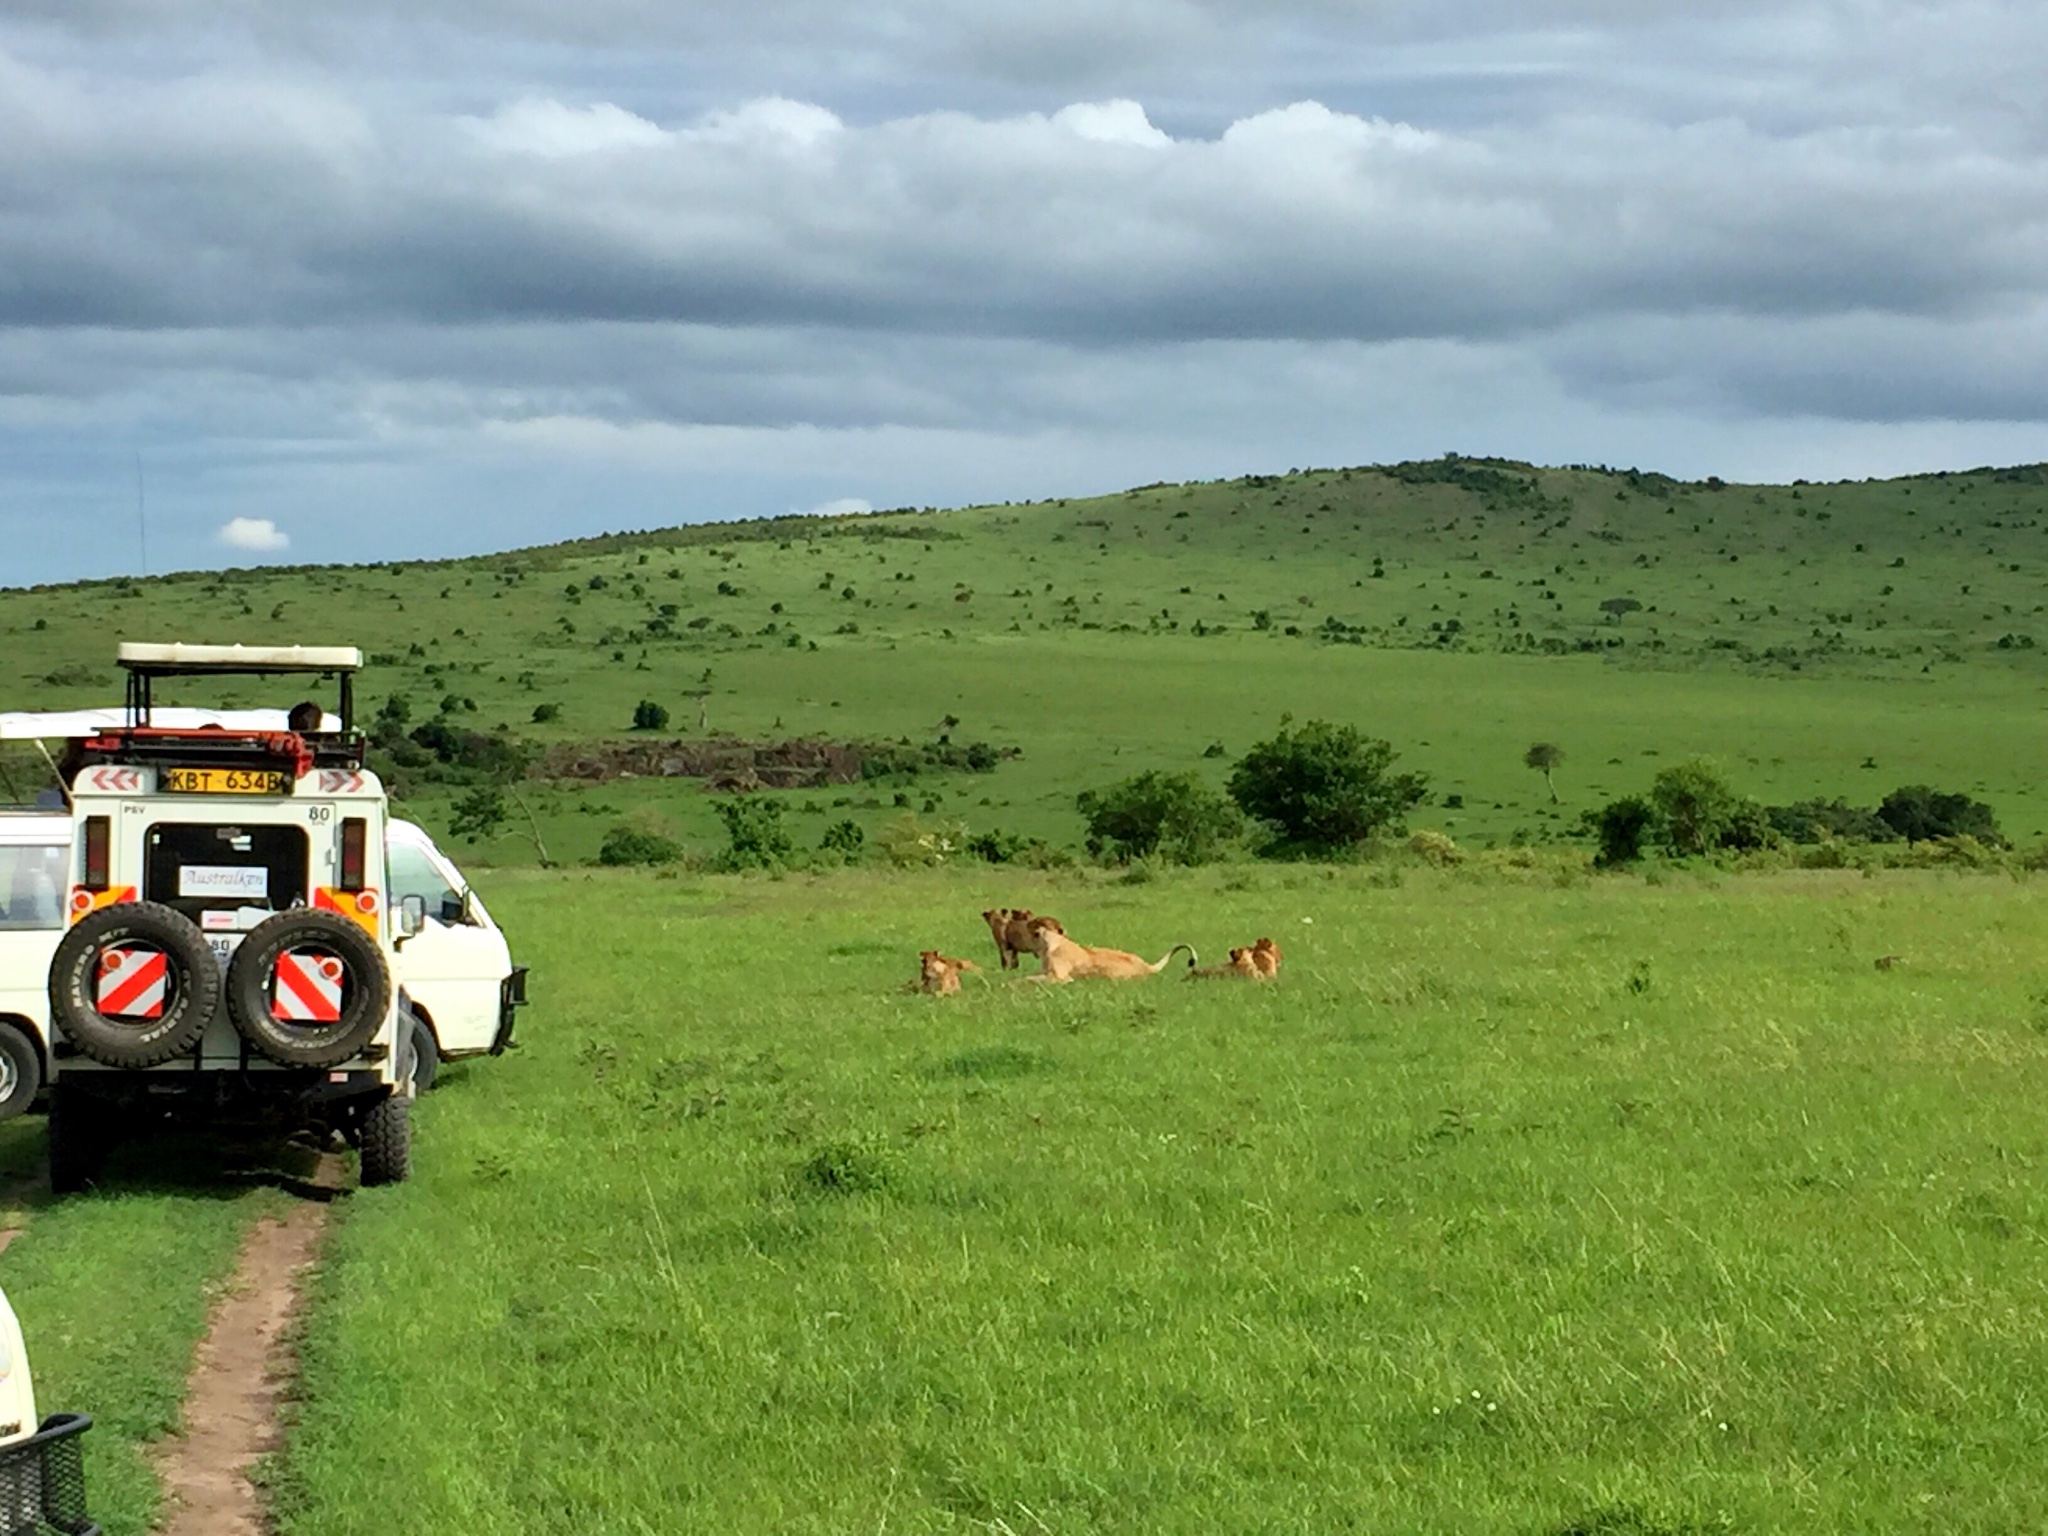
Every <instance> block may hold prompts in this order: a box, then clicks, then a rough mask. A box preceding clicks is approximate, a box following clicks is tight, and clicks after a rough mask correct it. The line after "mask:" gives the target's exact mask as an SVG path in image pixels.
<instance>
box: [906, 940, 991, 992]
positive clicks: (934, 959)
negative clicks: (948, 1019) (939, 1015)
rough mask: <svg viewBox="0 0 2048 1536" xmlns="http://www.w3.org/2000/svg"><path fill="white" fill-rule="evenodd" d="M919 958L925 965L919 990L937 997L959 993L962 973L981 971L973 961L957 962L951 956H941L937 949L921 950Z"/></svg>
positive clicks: (919, 982)
mask: <svg viewBox="0 0 2048 1536" xmlns="http://www.w3.org/2000/svg"><path fill="white" fill-rule="evenodd" d="M918 958H919V959H920V960H921V961H923V963H924V971H923V975H922V977H921V978H920V980H919V981H918V990H919V991H920V992H930V993H933V994H935V995H944V994H946V993H951V992H958V991H959V990H960V973H961V972H962V971H979V970H980V969H981V967H980V966H978V965H976V964H975V963H974V962H973V961H972V960H956V959H954V958H953V957H952V956H950V955H942V954H940V953H939V952H938V951H937V950H936V949H926V950H920V951H919V952H918Z"/></svg>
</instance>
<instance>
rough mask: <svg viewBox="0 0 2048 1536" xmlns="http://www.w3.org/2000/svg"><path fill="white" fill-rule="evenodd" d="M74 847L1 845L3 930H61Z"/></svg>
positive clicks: (0, 914) (0, 917) (0, 916)
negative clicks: (68, 870)
mask: <svg viewBox="0 0 2048 1536" xmlns="http://www.w3.org/2000/svg"><path fill="white" fill-rule="evenodd" d="M70 857H71V846H70V844H68V843H62V844H31V845H29V846H25V847H24V846H14V847H9V846H6V845H0V929H21V928H60V927H62V926H63V923H64V886H65V883H66V882H65V873H66V869H65V866H66V864H67V863H68V862H69V860H70Z"/></svg>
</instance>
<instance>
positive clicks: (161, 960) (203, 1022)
mask: <svg viewBox="0 0 2048 1536" xmlns="http://www.w3.org/2000/svg"><path fill="white" fill-rule="evenodd" d="M220 986H221V983H220V962H219V961H217V960H215V959H214V958H213V951H212V949H210V948H209V947H208V946H207V943H206V936H205V935H204V934H202V933H201V932H200V931H199V928H198V926H197V925H196V924H195V923H193V921H192V920H191V919H190V918H188V917H186V916H185V915H184V914H183V913H182V912H175V911H173V910H172V909H171V908H169V907H166V906H162V905H160V904H159V903H157V902H153V901H124V902H119V903H117V904H116V905H114V906H111V907H102V908H100V909H99V911H97V912H90V913H87V914H86V915H85V916H84V917H82V918H80V919H79V920H78V921H77V922H76V923H74V924H73V925H72V927H71V930H70V931H69V932H68V933H66V934H65V935H64V937H63V938H62V939H61V940H59V941H58V943H57V953H56V955H55V957H54V958H53V959H52V960H51V961H50V1019H51V1021H52V1022H53V1023H54V1024H55V1025H56V1026H57V1028H58V1029H60V1030H62V1031H63V1032H64V1037H65V1038H66V1039H68V1040H69V1041H70V1042H71V1043H72V1044H73V1045H75V1046H77V1047H78V1049H79V1051H80V1052H81V1053H82V1054H84V1055H87V1056H90V1057H91V1058H92V1059H93V1060H94V1061H98V1062H103V1063H105V1064H106V1065H107V1066H110V1067H154V1066H160V1065H161V1064H162V1063H164V1062H166V1061H169V1060H170V1059H171V1058H172V1057H174V1056H182V1055H184V1054H185V1053H186V1052H188V1051H190V1050H191V1049H192V1047H193V1046H195V1045H197V1044H198V1043H199V1037H200V1036H201V1035H204V1034H205V1033H206V1026H207V1025H208V1024H211V1023H212V1022H213V1015H214V1011H215V1009H217V1008H218V1007H219V1006H220Z"/></svg>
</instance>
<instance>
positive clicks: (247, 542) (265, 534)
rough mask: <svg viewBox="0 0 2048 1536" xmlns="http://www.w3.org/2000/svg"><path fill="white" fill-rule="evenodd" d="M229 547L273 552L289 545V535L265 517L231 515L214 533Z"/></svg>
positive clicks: (261, 552) (256, 551) (263, 552)
mask: <svg viewBox="0 0 2048 1536" xmlns="http://www.w3.org/2000/svg"><path fill="white" fill-rule="evenodd" d="M214 537H215V538H217V539H219V540H220V542H221V543H223V544H225V545H227V547H228V548H229V549H246V550H250V551H252V552H254V553H257V554H275V553H276V552H277V551H278V550H280V549H289V548H290V547H291V542H292V541H291V535H289V534H287V533H285V532H284V531H283V530H282V529H280V528H279V527H278V526H277V524H276V523H273V522H272V521H271V520H270V519H269V518H267V517H231V518H229V519H228V520H227V521H226V522H224V523H222V524H221V525H220V530H219V532H217V533H216V534H215V535H214Z"/></svg>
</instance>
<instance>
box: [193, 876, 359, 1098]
mask: <svg viewBox="0 0 2048 1536" xmlns="http://www.w3.org/2000/svg"><path fill="white" fill-rule="evenodd" d="M227 998H228V1018H229V1019H231V1020H232V1021H233V1022H234V1026H235V1028H236V1030H237V1031H239V1032H240V1034H241V1036H242V1038H243V1039H244V1040H246V1041H248V1042H249V1044H250V1045H252V1046H254V1047H255V1048H256V1049H257V1050H258V1051H260V1052H261V1053H262V1054H263V1055H265V1056H267V1057H269V1058H270V1059H271V1060H272V1061H274V1062H276V1063H277V1064H278V1065H279V1066H285V1067H332V1066H338V1065H339V1064H341V1063H342V1062H344V1061H347V1060H348V1059H349V1058H350V1057H351V1056H355V1055H358V1054H360V1053H361V1051H362V1049H363V1047H364V1046H365V1045H367V1044H369V1042H370V1037H371V1036H373V1035H375V1034H376V1033H377V1031H378V1030H379V1029H380V1028H382V1027H383V1024H384V1020H385V1019H386V1018H387V1017H389V1015H390V1013H391V968H390V967H389V966H388V965H386V964H385V963H384V951H383V950H381V949H379V948H378V947H377V941H376V940H374V939H372V938H371V937H370V936H369V935H368V934H367V933H365V932H364V931H363V930H362V929H361V928H359V927H357V926H356V925H355V924H354V923H353V922H351V921H350V920H349V919H348V918H345V917H343V916H342V915H341V914H340V913H338V912H320V911H315V910H313V909H312V908H309V907H294V908H293V909H292V910H291V911H289V912H280V913H278V914H277V916H275V917H272V918H266V919H265V920H264V921H263V922H262V923H260V924H258V925H257V926H256V927H255V928H253V929H252V930H250V932H249V934H248V936H247V937H246V938H244V939H243V940H242V942H241V945H240V947H239V948H237V949H236V950H235V958H234V959H233V960H231V961H229V962H228V981H227Z"/></svg>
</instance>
